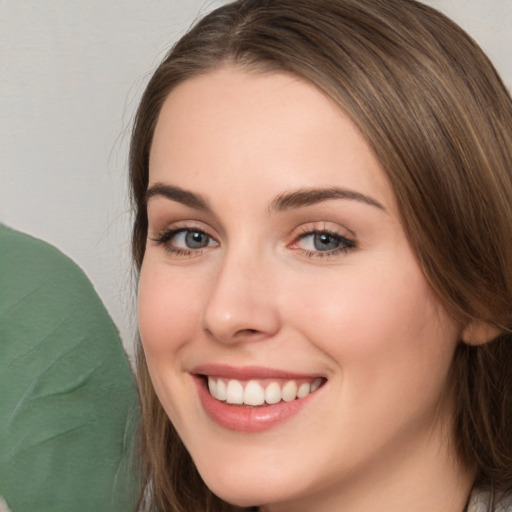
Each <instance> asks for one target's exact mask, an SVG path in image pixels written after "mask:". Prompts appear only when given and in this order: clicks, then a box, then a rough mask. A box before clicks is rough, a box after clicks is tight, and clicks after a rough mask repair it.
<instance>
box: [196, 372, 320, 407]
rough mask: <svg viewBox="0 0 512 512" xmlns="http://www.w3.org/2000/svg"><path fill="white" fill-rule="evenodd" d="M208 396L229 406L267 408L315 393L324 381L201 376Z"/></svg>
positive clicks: (318, 379) (317, 379)
mask: <svg viewBox="0 0 512 512" xmlns="http://www.w3.org/2000/svg"><path fill="white" fill-rule="evenodd" d="M204 379H205V383H206V387H207V389H208V391H209V392H210V395H211V396H212V397H213V398H215V399H216V400H218V401H220V402H225V403H227V404H232V405H246V406H252V407H257V406H268V405H274V404H278V403H280V402H292V401H294V400H300V399H301V398H305V397H306V396H308V395H310V394H311V393H314V392H315V391H316V390H317V389H319V388H320V387H322V386H323V384H324V383H325V382H326V379H325V378H322V377H316V378H310V379H308V378H302V379H289V380H284V379H279V380H278V379H258V380H246V381H244V380H237V379H226V378H222V377H212V376H206V375H205V376H204Z"/></svg>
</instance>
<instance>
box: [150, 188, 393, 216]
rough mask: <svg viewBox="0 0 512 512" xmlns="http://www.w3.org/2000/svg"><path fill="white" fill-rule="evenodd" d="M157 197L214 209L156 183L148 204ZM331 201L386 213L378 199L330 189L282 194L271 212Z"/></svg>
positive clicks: (204, 201) (193, 196)
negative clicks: (371, 208)
mask: <svg viewBox="0 0 512 512" xmlns="http://www.w3.org/2000/svg"><path fill="white" fill-rule="evenodd" d="M157 196H164V197H166V198H167V199H170V200H171V201H176V202H177V203H181V204H183V205H185V206H188V207H189V208H194V209H196V210H201V211H204V212H211V211H212V208H211V206H210V203H209V202H208V200H207V199H206V198H205V197H203V196H201V195H200V194H196V193H194V192H190V191H189V190H184V189H182V188H180V187H177V186H175V185H167V184H164V183H159V182H157V183H155V184H154V185H151V186H150V187H149V188H148V190H147V192H146V203H147V202H148V201H149V200H150V199H151V198H152V197H157ZM330 199H348V200H352V201H359V202H361V203H364V204H367V205H370V206H374V207H375V208H378V209H379V210H383V211H386V209H385V208H384V206H382V204H381V203H379V202H378V201H377V200H376V199H374V198H373V197H370V196H366V195H364V194H361V193H360V192H356V191H355V190H350V189H345V188H338V187H329V188H306V189H299V190H295V191H293V192H289V193H285V194H280V195H279V196H277V197H276V198H275V199H274V200H273V201H272V203H271V204H270V211H271V212H272V211H273V212H283V211H287V210H293V209H296V208H301V207H304V206H311V205H314V204H317V203H321V202H323V201H328V200H330Z"/></svg>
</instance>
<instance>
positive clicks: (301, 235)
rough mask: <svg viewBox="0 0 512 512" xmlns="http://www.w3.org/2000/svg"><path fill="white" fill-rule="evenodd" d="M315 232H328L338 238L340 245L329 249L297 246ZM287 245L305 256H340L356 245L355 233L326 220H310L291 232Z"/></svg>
mask: <svg viewBox="0 0 512 512" xmlns="http://www.w3.org/2000/svg"><path fill="white" fill-rule="evenodd" d="M316 234H328V235H330V236H332V237H334V238H336V239H338V240H339V242H340V245H339V246H338V247H335V248H333V249H331V250H325V251H322V250H320V249H314V250H312V249H305V248H301V247H299V246H298V245H299V242H300V241H301V240H303V239H305V238H307V237H309V236H312V235H316ZM288 247H289V248H291V249H292V250H295V251H298V252H300V253H302V255H303V256H304V257H306V258H315V257H316V258H326V257H336V256H341V255H342V253H346V252H348V251H351V250H353V249H355V248H356V247H357V242H356V239H355V233H354V232H353V231H352V230H350V229H348V228H345V227H344V226H343V227H342V226H340V225H339V224H333V223H327V222H312V223H310V224H303V225H301V226H299V227H298V228H297V230H296V231H295V233H294V234H293V238H292V241H291V243H289V244H288Z"/></svg>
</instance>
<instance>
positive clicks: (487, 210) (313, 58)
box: [130, 0, 512, 512]
mask: <svg viewBox="0 0 512 512" xmlns="http://www.w3.org/2000/svg"><path fill="white" fill-rule="evenodd" d="M223 66H237V67H241V68H242V69H244V70H247V71H248V72H272V71H278V72H288V73H293V74H294V75H297V76H299V77H301V78H303V79H306V80H308V81H310V82H311V83H313V84H315V85H316V86H317V87H318V88H319V89H320V90H322V91H323V92H324V93H326V94H327V95H328V96H329V97H331V98H332V99H333V100H334V101H336V102H337V104H338V105H339V106H340V108H341V109H342V110H343V111H344V112H345V113H346V114H347V115H348V116H349V117H350V118H351V120H352V121H353V122H354V123H355V125H356V126H357V127H358V129H359V130H360V132H361V133H362V135H363V136H364V137H365V139H366V141H367V142H368V144H369V145H370V147H371V148H372V150H373V151H374V153H375V155H376V156H377V158H378V160H379V161H380V163H381V165H382V167H383V169H384V171H385V172H386V174H387V177H388V179H389V181H390V184H391V186H392V188H393V190H394V193H395V196H396V199H397V204H398V207H399V211H400V216H401V221H402V224H403V227H404V230H405V233H406V236H407V238H408V240H409V243H410V245H411V247H412V249H413V251H414V253H415V254H416V257H417V258H418V261H419V262H420V264H421V267H422V269H423V272H424V274H425V276H426V278H427V280H428V282H429V283H430V285H431V287H432V289H433V290H434V291H435V293H436V294H437V295H438V297H439V299H440V301H441V302H442V303H443V305H444V306H445V308H446V309H447V310H448V311H449V312H450V313H451V314H452V315H453V316H454V317H455V318H457V319H458V320H459V321H460V322H461V323H463V324H465V325H468V324H470V323H471V322H473V321H481V322H486V323H489V324H491V325H494V326H497V327H498V328H499V329H500V330H501V332H503V334H502V335H501V336H500V337H499V338H498V339H497V340H495V341H493V342H492V343H487V344H481V345H479V346H475V347H473V346H468V345H466V344H463V343H461V344H460V345H459V347H458V348H457V351H456V354H455V357H454V362H453V366H452V374H451V384H452V387H453V393H454V396H455V411H454V435H453V438H454V443H455V447H456V450H457V454H458V456H459V459H460V460H461V462H462V463H463V464H465V465H468V466H469V467H471V466H475V467H477V468H478V479H477V484H481V485H488V484H490V482H491V481H492V482H494V485H495V486H496V488H497V489H498V490H501V491H512V376H511V375H512V372H511V371H510V368H512V344H511V337H510V332H511V329H512V325H511V323H512V322H511V312H512V297H511V289H512V237H511V233H512V206H511V205H512V179H511V176H512V101H511V98H510V95H509V93H508V91H507V90H506V88H505V86H504V85H503V83H502V81H501V79H500V78H499V76H498V74H497V72H496V71H495V69H494V67H493V66H492V64H491V63H490V61H489V60H488V59H487V57H486V56H485V55H484V53H483V52H482V51H481V50H480V48H479V47H478V46H477V45H476V43H475V42H474V41H473V40H472V39H471V38H470V37H469V36H468V35H467V34H466V33H465V32H463V31H462V30H461V29H460V28H459V27H458V26H457V25H455V24H454V23H453V22H451V21H450V20H449V19H448V18H446V17H445V16H444V15H442V14H440V13H439V12H437V11H435V10H434V9H432V8H430V7H427V6H425V5H423V4H421V3H419V2H416V1H414V0H240V1H238V2H233V3H231V4H228V5H225V6H223V7H220V8H219V9H217V10H215V11H213V12H212V13H210V14H209V15H207V16H206V17H205V18H203V19H202V20H200V21H199V22H198V23H197V24H196V25H195V26H194V27H193V28H192V29H191V30H190V31H189V32H188V33H187V34H186V35H185V36H184V37H183V38H182V39H181V40H180V41H179V42H178V43H177V44H176V45H175V46H174V47H173V48H172V50H171V51H170V52H169V54H168V55H167V56H166V57H165V59H164V60H163V62H162V63H161V65H160V66H159V67H158V69H157V70H156V72H155V74H154V75H153V77H152V79H151V80H150V82H149V84H148V86H147V88H146V91H145V93H144V95H143V97H142V100H141V103H140V106H139V110H138V112H137V115H136V119H135V124H134V129H133V134H132V143H131V150H130V183H131V195H132V204H133V209H134V212H135V221H134V227H133V235H132V248H133V258H134V262H135V265H136V268H137V270H140V267H141V265H142V261H143V258H144V249H145V243H146V237H147V216H146V200H145V197H146V196H145V194H146V190H147V187H148V179H149V178H148V177H149V154H150V151H151V143H152V138H153V134H154V130H155V126H156V123H157V121H158V116H159V113H160V110H161V108H162V105H163V103H164V101H165V99H166V98H167V97H168V95H169V94H170V92H171V91H172V90H173V89H174V88H175V87H176V86H177V85H179V84H180V83H183V82H184V81H186V80H189V79H191V78H193V77H195V76H198V75H200V74H205V73H208V72H210V71H213V70H216V69H219V68H221V67H223ZM138 373H139V381H140V384H139V386H140V396H141V402H142V411H143V418H142V425H143V427H142V450H143V460H144V461H145V464H146V468H145V469H146V473H147V478H148V481H147V482H148V484H149V483H150V484H151V485H149V486H148V489H149V491H148V492H149V493H150V494H151V495H152V498H151V499H152V500H153V501H152V503H153V504H154V505H155V504H156V506H157V508H156V509H154V510H161V511H164V510H165V511H166V512H167V511H169V510H173V511H174V510H176V511H181V510H186V511H192V510H201V511H203V510H208V511H210V510H211V511H223V510H226V511H227V510H239V509H237V508H236V507H232V506H230V505H227V504H225V503H224V502H222V501H221V500H219V499H218V498H216V497H214V496H213V495H212V494H211V492H210V491H209V490H208V489H207V488H206V486H205V485H204V483H203V482H202V480H201V479H200V477H199V475H198V474H197V470H196V469H195V467H194V465H193V462H192V460H191V459H190V457H189V455H188V453H187V452H186V450H185V448H184V447H183V444H182V443H181V441H180V439H179V437H178V436H177V434H176V432H175V431H174V428H173V427H172V425H171V423H170V421H169V420H168V418H167V416H166V415H165V412H164V411H163V409H162V406H161V405H160V403H159V401H158V399H157V397H156V395H155V393H154V391H153V388H152V385H151V382H150V379H149V375H148V370H147V366H146V363H145V360H144V355H143V352H142V348H141V347H139V359H138Z"/></svg>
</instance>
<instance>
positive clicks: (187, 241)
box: [169, 229, 213, 249]
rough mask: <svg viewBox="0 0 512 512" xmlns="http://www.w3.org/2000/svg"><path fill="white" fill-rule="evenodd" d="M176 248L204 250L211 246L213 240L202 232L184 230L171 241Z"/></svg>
mask: <svg viewBox="0 0 512 512" xmlns="http://www.w3.org/2000/svg"><path fill="white" fill-rule="evenodd" d="M169 241H170V242H172V244H173V245H174V246H176V247H179V248H183V249H203V248H204V247H208V246H209V245H213V244H211V242H212V239H211V238H210V237H209V236H208V235H207V234H206V233H203V232H202V231H193V230H189V229H183V230H181V231H178V232H177V233H175V234H174V236H172V237H171V238H170V240H169Z"/></svg>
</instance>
